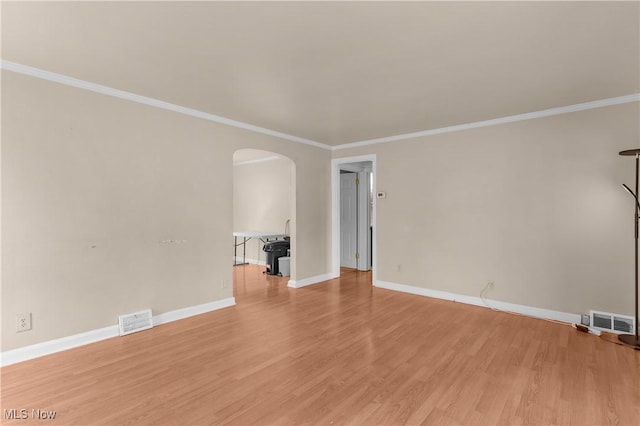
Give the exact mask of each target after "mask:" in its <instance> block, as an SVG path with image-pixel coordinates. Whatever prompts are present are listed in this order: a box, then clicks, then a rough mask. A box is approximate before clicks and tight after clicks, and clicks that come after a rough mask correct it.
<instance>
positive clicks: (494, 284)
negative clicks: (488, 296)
mask: <svg viewBox="0 0 640 426" xmlns="http://www.w3.org/2000/svg"><path fill="white" fill-rule="evenodd" d="M495 287H496V282H495V281H493V280H491V281H489V282H488V283H487V288H488V289H489V290H493V289H494V288H495Z"/></svg>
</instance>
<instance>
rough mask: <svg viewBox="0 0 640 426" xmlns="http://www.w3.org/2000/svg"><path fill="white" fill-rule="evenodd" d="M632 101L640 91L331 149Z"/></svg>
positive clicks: (336, 148) (639, 97)
mask: <svg viewBox="0 0 640 426" xmlns="http://www.w3.org/2000/svg"><path fill="white" fill-rule="evenodd" d="M630 102H640V93H634V94H633V95H626V96H618V97H615V98H608V99H602V100H598V101H592V102H584V103H581V104H575V105H568V106H563V107H558V108H551V109H545V110H542V111H534V112H528V113H525V114H518V115H511V116H508V117H501V118H495V119H492V120H484V121H476V122H474V123H467V124H458V125H455V126H449V127H441V128H438V129H431V130H424V131H421V132H414V133H407V134H404V135H395V136H388V137H385V138H377V139H369V140H364V141H360V142H353V143H347V144H342V145H336V146H334V147H332V148H331V150H332V151H338V150H341V149H348V148H358V147H362V146H368V145H376V144H380V143H388V142H395V141H401V140H404V139H413V138H419V137H423V136H432V135H439V134H442V133H452V132H459V131H462V130H469V129H477V128H479V127H488V126H497V125H499V124H505V123H514V122H516V121H524V120H533V119H536V118H542V117H551V116H554V115H561V114H567V113H570V112H577V111H586V110H589V109H595V108H602V107H607V106H612V105H619V104H626V103H630Z"/></svg>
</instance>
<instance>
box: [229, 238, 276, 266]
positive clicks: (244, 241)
mask: <svg viewBox="0 0 640 426" xmlns="http://www.w3.org/2000/svg"><path fill="white" fill-rule="evenodd" d="M239 237H240V238H242V242H240V243H239V242H238V238H239ZM284 237H286V235H285V234H278V233H277V232H254V231H234V232H233V266H239V265H246V264H248V262H247V241H249V240H250V239H252V238H257V239H259V240H260V241H262V244H264V243H266V242H268V241H269V240H277V239H278V238H284ZM240 245H241V246H242V263H238V262H237V260H236V259H237V250H238V246H240Z"/></svg>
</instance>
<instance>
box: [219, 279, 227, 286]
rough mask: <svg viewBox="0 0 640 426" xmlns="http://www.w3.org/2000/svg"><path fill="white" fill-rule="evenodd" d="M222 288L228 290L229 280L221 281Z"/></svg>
mask: <svg viewBox="0 0 640 426" xmlns="http://www.w3.org/2000/svg"><path fill="white" fill-rule="evenodd" d="M220 287H221V288H227V280H225V279H222V280H220Z"/></svg>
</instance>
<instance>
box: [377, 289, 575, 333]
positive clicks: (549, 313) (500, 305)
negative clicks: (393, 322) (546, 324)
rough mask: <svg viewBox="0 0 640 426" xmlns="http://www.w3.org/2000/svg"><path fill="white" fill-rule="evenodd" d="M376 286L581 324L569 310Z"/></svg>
mask: <svg viewBox="0 0 640 426" xmlns="http://www.w3.org/2000/svg"><path fill="white" fill-rule="evenodd" d="M373 285H374V286H375V287H379V288H384V289H387V290H394V291H400V292H403V293H410V294H415V295H418V296H425V297H433V298H435V299H443V300H450V301H452V302H460V303H465V304H467V305H475V306H481V307H484V308H489V309H491V308H494V309H497V310H499V311H506V312H514V313H517V314H522V315H526V316H529V317H534V318H543V319H550V320H555V321H562V322H566V323H572V324H580V319H581V318H580V315H578V314H570V313H567V312H561V311H553V310H551V309H544V308H536V307H533V306H526V305H518V304H515V303H508V302H500V301H499V300H490V299H485V300H487V302H488V304H487V303H485V302H484V301H483V300H482V299H481V298H480V297H475V296H466V295H464V294H456V293H449V292H447V291H440V290H431V289H428V288H422V287H415V286H411V285H406V284H396V283H391V282H387V281H380V280H377V281H375V282H374V284H373Z"/></svg>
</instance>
